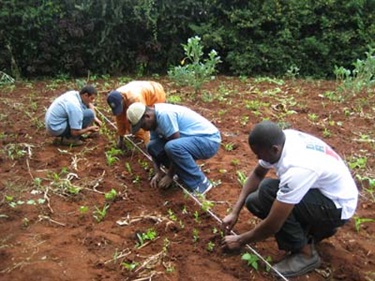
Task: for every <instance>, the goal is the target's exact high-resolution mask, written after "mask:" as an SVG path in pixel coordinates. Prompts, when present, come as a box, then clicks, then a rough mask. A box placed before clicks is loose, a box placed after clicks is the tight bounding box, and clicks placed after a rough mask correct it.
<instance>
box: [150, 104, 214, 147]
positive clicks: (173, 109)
mask: <svg viewBox="0 0 375 281" xmlns="http://www.w3.org/2000/svg"><path fill="white" fill-rule="evenodd" d="M155 114H156V122H157V124H158V126H157V129H156V133H159V134H162V135H163V136H164V137H165V138H168V137H169V136H170V135H172V134H173V133H175V132H176V131H178V132H179V133H180V137H188V136H209V135H212V134H215V133H218V129H217V128H216V127H215V126H214V125H213V124H212V123H211V122H210V121H208V120H207V119H206V118H204V117H203V116H202V115H200V114H198V113H197V112H195V111H193V110H191V109H189V108H187V107H185V106H180V105H174V104H168V103H159V104H155ZM213 140H214V141H215V140H216V141H217V142H220V138H215V139H213Z"/></svg>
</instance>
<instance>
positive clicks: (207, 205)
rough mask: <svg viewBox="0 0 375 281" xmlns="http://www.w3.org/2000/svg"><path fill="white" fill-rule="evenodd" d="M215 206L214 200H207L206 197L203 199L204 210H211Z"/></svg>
mask: <svg viewBox="0 0 375 281" xmlns="http://www.w3.org/2000/svg"><path fill="white" fill-rule="evenodd" d="M214 206H215V204H214V202H212V201H209V200H206V199H205V200H203V201H202V210H203V211H205V212H207V211H209V210H210V209H211V208H213V207H214Z"/></svg>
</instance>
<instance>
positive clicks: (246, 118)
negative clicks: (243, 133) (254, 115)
mask: <svg viewBox="0 0 375 281" xmlns="http://www.w3.org/2000/svg"><path fill="white" fill-rule="evenodd" d="M248 123H249V116H242V117H241V119H240V124H241V125H242V126H246V125H247V124H248Z"/></svg>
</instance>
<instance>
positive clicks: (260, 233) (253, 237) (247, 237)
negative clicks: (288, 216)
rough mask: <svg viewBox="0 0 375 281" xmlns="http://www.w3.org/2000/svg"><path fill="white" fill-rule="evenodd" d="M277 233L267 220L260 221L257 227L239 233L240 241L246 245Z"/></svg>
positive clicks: (242, 244)
mask: <svg viewBox="0 0 375 281" xmlns="http://www.w3.org/2000/svg"><path fill="white" fill-rule="evenodd" d="M274 234H275V229H274V227H271V226H267V224H266V223H265V221H262V222H260V223H259V224H258V225H257V226H256V227H255V228H253V229H252V230H250V231H248V232H244V233H242V234H240V235H239V243H240V244H241V246H244V245H246V244H248V243H255V242H258V241H262V240H264V239H267V238H268V237H270V236H272V235H274Z"/></svg>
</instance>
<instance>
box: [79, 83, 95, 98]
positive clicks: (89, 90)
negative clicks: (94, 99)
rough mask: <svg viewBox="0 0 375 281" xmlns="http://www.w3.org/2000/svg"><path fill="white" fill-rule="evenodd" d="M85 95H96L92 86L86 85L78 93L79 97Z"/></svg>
mask: <svg viewBox="0 0 375 281" xmlns="http://www.w3.org/2000/svg"><path fill="white" fill-rule="evenodd" d="M86 93H88V94H89V96H91V95H96V94H97V93H98V92H97V91H96V89H95V88H94V86H92V85H86V86H85V87H83V88H82V89H81V91H79V94H80V95H84V94H86Z"/></svg>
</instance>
